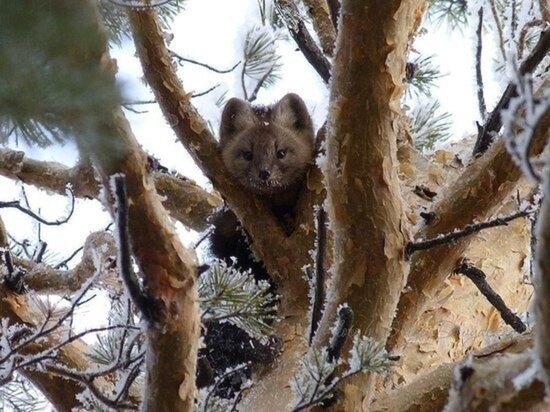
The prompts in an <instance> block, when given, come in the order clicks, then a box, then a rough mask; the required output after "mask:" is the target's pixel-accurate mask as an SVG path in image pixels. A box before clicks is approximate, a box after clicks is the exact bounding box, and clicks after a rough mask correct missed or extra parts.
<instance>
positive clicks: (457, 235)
mask: <svg viewBox="0 0 550 412" xmlns="http://www.w3.org/2000/svg"><path fill="white" fill-rule="evenodd" d="M531 213H533V211H532V210H520V211H519V212H516V213H513V214H511V215H509V216H505V217H499V218H496V219H494V220H489V221H487V222H481V223H471V224H469V225H466V227H464V229H462V230H457V231H456V232H452V233H448V234H446V235H439V236H437V237H435V238H432V239H428V240H419V241H416V242H409V243H407V246H406V248H405V256H406V258H407V259H408V258H409V257H410V256H411V255H412V254H413V253H414V252H418V251H419V250H427V249H431V248H433V247H435V246H439V245H443V244H446V243H451V242H454V241H455V240H458V239H461V238H463V237H466V236H470V235H473V234H474V233H477V232H479V231H481V230H484V229H489V228H491V227H497V226H506V225H508V222H511V221H512V220H514V219H518V218H520V217H525V216H528V215H530V214H531Z"/></svg>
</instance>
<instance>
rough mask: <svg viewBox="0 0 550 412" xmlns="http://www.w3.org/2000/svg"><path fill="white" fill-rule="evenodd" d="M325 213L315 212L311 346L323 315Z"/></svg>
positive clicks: (324, 295)
mask: <svg viewBox="0 0 550 412" xmlns="http://www.w3.org/2000/svg"><path fill="white" fill-rule="evenodd" d="M326 219H327V218H326V212H325V210H324V209H323V208H322V207H320V208H319V210H318V211H317V224H316V227H317V241H316V245H317V249H316V251H315V275H314V276H315V279H314V284H313V287H314V292H313V303H312V305H311V306H312V307H311V330H310V333H309V344H310V345H311V343H312V341H313V337H314V336H315V332H316V331H317V327H318V326H319V321H320V320H321V315H322V314H323V305H324V304H325V297H326V294H325V280H326V278H325V272H326V269H325V267H324V258H325V249H326V247H327V227H326V224H327V223H326Z"/></svg>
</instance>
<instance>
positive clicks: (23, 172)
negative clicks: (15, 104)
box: [0, 149, 221, 231]
mask: <svg viewBox="0 0 550 412" xmlns="http://www.w3.org/2000/svg"><path fill="white" fill-rule="evenodd" d="M0 175H2V176H5V177H8V178H10V179H14V180H20V181H22V182H23V183H26V184H30V185H33V186H36V187H38V188H41V189H45V190H50V191H52V192H55V193H58V194H60V195H65V194H66V188H67V185H70V186H71V188H72V190H73V193H74V196H75V197H78V198H82V197H84V198H94V199H97V198H98V196H99V189H100V186H99V184H98V182H97V180H96V178H95V176H94V172H93V169H92V167H91V166H90V165H87V164H83V163H79V164H77V165H76V166H74V167H71V168H69V167H67V166H65V165H63V164H61V163H57V162H46V161H40V160H34V159H29V158H27V157H26V156H25V153H24V152H21V151H15V150H10V149H0ZM152 176H153V179H154V182H155V187H156V188H157V191H158V192H159V194H160V195H161V196H163V197H164V199H163V204H164V205H165V207H166V208H167V209H168V210H169V211H170V212H171V214H172V217H173V218H174V219H176V220H179V221H180V222H182V223H183V224H184V225H185V226H187V227H189V228H191V229H193V230H198V231H201V230H204V229H206V227H207V226H208V223H207V219H208V217H209V216H210V215H212V213H214V211H215V210H216V209H217V208H218V207H219V206H220V205H221V199H220V198H219V196H217V195H216V194H215V193H211V192H207V191H206V190H204V189H202V188H201V187H200V186H198V185H197V184H196V183H195V182H193V181H192V180H190V179H185V178H180V177H176V176H173V175H170V174H166V173H161V172H152Z"/></svg>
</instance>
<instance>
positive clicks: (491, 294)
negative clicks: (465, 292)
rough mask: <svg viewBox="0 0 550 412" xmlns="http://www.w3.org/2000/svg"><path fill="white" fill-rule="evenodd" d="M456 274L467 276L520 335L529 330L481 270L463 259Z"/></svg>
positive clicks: (456, 269)
mask: <svg viewBox="0 0 550 412" xmlns="http://www.w3.org/2000/svg"><path fill="white" fill-rule="evenodd" d="M454 272H455V273H462V274H463V275H465V276H467V277H468V279H470V280H471V281H472V282H473V283H474V285H476V287H477V288H478V289H479V291H480V292H481V293H482V294H483V296H485V297H486V298H487V300H488V301H489V303H490V304H491V305H493V306H494V307H495V308H496V310H498V311H499V313H500V316H501V317H502V320H503V321H504V322H505V323H506V324H507V325H510V326H511V327H512V328H514V330H515V331H516V332H518V333H523V332H525V331H526V330H527V326H525V323H523V322H522V320H521V319H520V318H519V317H518V316H517V315H516V314H515V313H513V312H512V311H511V310H510V309H509V308H508V306H506V303H505V302H504V300H502V298H501V297H500V295H499V294H498V293H496V292H495V291H494V290H493V288H492V287H491V285H489V283H488V282H487V276H485V273H483V271H481V270H480V269H478V268H476V267H475V266H473V265H472V264H471V263H470V262H468V261H467V260H466V259H462V260H461V261H460V262H459V263H458V265H457V267H456V268H455V270H454Z"/></svg>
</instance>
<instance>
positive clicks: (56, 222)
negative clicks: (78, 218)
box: [0, 188, 74, 226]
mask: <svg viewBox="0 0 550 412" xmlns="http://www.w3.org/2000/svg"><path fill="white" fill-rule="evenodd" d="M66 192H68V193H69V195H70V196H69V198H70V200H71V208H70V209H69V212H68V214H67V216H66V217H64V218H61V219H57V220H54V221H49V220H46V219H44V218H42V217H41V216H39V215H37V214H36V213H35V212H33V211H32V210H30V209H29V208H26V207H23V206H21V204H20V203H19V200H12V201H9V202H0V209H2V208H13V209H17V210H19V211H20V212H23V213H24V214H26V215H27V216H30V217H32V218H33V219H34V220H36V221H37V222H39V223H42V224H43V225H46V226H60V225H62V224H64V223H67V222H68V221H69V219H70V218H71V216H72V215H73V212H74V195H73V192H72V190H70V189H68V188H67V190H66Z"/></svg>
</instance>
